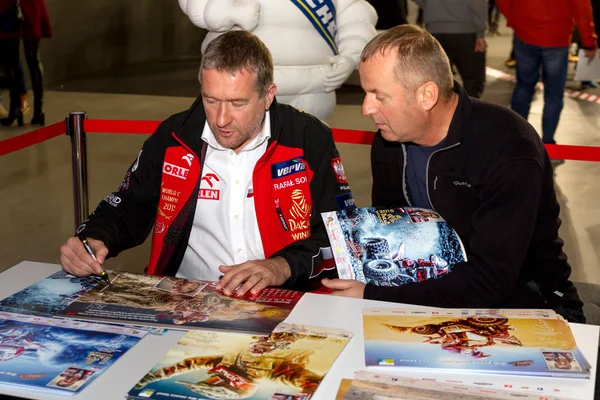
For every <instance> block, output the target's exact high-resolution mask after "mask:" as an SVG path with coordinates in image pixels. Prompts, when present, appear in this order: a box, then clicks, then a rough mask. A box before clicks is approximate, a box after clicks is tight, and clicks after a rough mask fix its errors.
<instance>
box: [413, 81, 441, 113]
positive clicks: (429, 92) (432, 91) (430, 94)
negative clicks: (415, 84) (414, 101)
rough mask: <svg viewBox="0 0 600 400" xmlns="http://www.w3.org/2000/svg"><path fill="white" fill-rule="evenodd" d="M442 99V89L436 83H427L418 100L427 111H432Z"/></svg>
mask: <svg viewBox="0 0 600 400" xmlns="http://www.w3.org/2000/svg"><path fill="white" fill-rule="evenodd" d="M439 98H440V89H439V88H438V85H436V84H435V82H432V81H429V82H425V83H424V84H423V85H421V87H420V88H419V91H418V99H419V103H420V104H421V107H423V110H425V111H431V110H432V109H433V107H435V105H436V104H437V103H438V100H439Z"/></svg>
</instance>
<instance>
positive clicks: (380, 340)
mask: <svg viewBox="0 0 600 400" xmlns="http://www.w3.org/2000/svg"><path fill="white" fill-rule="evenodd" d="M395 311H396V310H393V309H363V328H364V334H365V358H366V365H367V366H394V367H413V368H425V369H429V368H439V369H447V370H455V371H459V370H460V371H465V372H483V373H496V374H512V375H531V376H548V377H565V378H589V376H590V364H589V363H588V362H587V360H586V359H585V358H584V357H583V355H582V354H581V352H580V351H579V349H578V348H577V345H576V342H575V339H574V337H573V334H572V333H571V329H570V327H569V325H568V323H567V322H566V321H564V320H563V319H562V318H556V319H551V318H545V319H544V318H513V317H505V316H503V315H498V314H488V315H485V314H480V313H478V314H475V313H468V314H466V315H462V316H456V315H455V316H440V315H439V313H438V312H436V311H428V310H427V311H426V310H425V309H420V310H418V309H417V310H415V309H410V310H409V309H406V310H397V311H400V312H398V313H396V312H395ZM471 311H472V310H471Z"/></svg>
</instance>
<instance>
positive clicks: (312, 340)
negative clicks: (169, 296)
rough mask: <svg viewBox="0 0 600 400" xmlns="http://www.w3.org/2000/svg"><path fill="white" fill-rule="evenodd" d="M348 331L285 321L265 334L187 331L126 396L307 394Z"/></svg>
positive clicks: (257, 398) (268, 399) (303, 398)
mask: <svg viewBox="0 0 600 400" xmlns="http://www.w3.org/2000/svg"><path fill="white" fill-rule="evenodd" d="M351 337H352V333H351V332H347V331H342V330H336V329H331V328H318V327H312V326H304V325H293V324H285V323H283V324H281V325H280V326H279V327H277V329H275V330H274V331H273V332H272V333H271V334H269V335H268V336H262V335H261V336H253V335H249V334H241V333H229V332H227V333H225V332H211V331H189V332H188V333H187V334H186V335H185V336H184V337H183V338H182V339H181V340H180V341H179V343H177V345H176V346H175V347H174V348H172V349H171V350H170V351H169V352H168V353H167V355H166V356H165V357H164V358H163V359H162V360H161V361H160V362H159V363H158V364H157V365H155V366H154V368H152V370H151V371H150V372H148V373H147V374H146V375H145V376H144V377H143V378H142V379H141V380H140V381H139V382H138V383H137V384H136V385H135V387H134V388H133V389H132V390H131V391H130V392H129V394H128V396H129V397H128V398H129V399H155V400H159V399H172V398H180V399H183V398H185V399H188V400H198V399H253V400H288V399H292V400H308V399H310V398H311V397H312V395H313V394H314V393H315V391H316V390H317V387H318V386H319V384H320V383H321V380H322V379H323V377H324V376H325V374H326V373H327V371H328V370H329V369H330V368H331V365H332V364H333V362H334V361H335V360H336V358H337V357H338V356H339V354H340V353H341V352H342V350H343V349H344V347H345V346H346V344H347V343H348V342H349V341H350V339H351Z"/></svg>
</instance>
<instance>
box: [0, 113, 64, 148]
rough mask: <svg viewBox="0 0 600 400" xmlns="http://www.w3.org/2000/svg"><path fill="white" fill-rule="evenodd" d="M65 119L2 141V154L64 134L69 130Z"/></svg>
mask: <svg viewBox="0 0 600 400" xmlns="http://www.w3.org/2000/svg"><path fill="white" fill-rule="evenodd" d="M66 128H67V127H66V123H65V121H62V122H57V123H56V124H52V125H48V126H45V127H43V128H40V129H36V130H35V131H33V132H29V133H25V134H23V135H19V136H16V137H14V138H10V139H6V140H3V141H1V142H0V156H3V155H5V154H8V153H12V152H14V151H17V150H21V149H24V148H25V147H29V146H33V145H34V144H38V143H40V142H43V141H44V140H48V139H52V138H54V137H57V136H60V135H64V134H65V132H66V131H67V129H66Z"/></svg>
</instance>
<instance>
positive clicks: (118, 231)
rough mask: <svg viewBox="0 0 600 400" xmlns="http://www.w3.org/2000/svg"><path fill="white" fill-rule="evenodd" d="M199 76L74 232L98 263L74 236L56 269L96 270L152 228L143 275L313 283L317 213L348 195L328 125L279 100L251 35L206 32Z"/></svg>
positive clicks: (228, 285) (254, 286)
mask: <svg viewBox="0 0 600 400" xmlns="http://www.w3.org/2000/svg"><path fill="white" fill-rule="evenodd" d="M200 79H201V83H202V95H201V96H200V97H199V98H198V99H197V100H196V101H195V102H194V104H193V105H192V106H191V108H190V109H189V110H187V111H185V112H182V113H179V114H175V115H173V116H171V117H170V118H168V119H167V120H166V121H164V122H163V123H162V124H161V125H160V126H159V128H158V129H157V131H156V132H155V133H154V134H153V135H152V136H151V137H150V138H149V139H148V140H147V141H146V143H144V146H143V148H142V150H141V151H140V153H139V155H138V157H137V159H136V160H135V162H134V163H133V164H132V166H131V167H130V168H129V170H128V171H127V173H126V175H125V178H124V180H123V182H122V183H121V185H120V186H119V188H118V190H117V191H115V192H113V193H110V194H109V195H108V196H107V197H106V198H105V199H104V200H103V201H102V202H101V203H100V205H99V206H98V208H97V209H96V210H95V211H94V213H92V215H90V217H89V218H88V220H86V221H85V222H84V223H83V224H82V225H81V226H80V227H79V229H78V230H77V235H85V236H86V237H87V238H88V239H89V243H90V244H91V246H92V248H93V250H94V251H95V253H96V258H97V260H98V261H97V262H96V261H94V259H93V258H92V257H91V256H90V255H89V254H88V253H87V252H86V251H85V249H84V248H83V246H82V244H81V243H80V240H79V239H78V238H77V237H73V238H70V239H69V240H67V242H66V243H65V244H64V245H63V246H62V247H61V262H62V265H63V268H64V269H65V270H66V271H68V272H70V273H72V274H75V275H88V274H93V273H96V274H98V273H100V268H101V265H102V263H103V262H104V260H105V259H106V258H107V257H109V256H116V255H117V254H118V253H119V252H121V251H123V250H125V249H127V248H130V247H133V246H136V245H138V244H141V243H143V242H144V240H145V239H146V237H147V235H148V234H149V233H150V231H151V230H152V228H153V227H154V229H153V231H154V234H153V240H152V250H151V254H150V261H149V263H148V266H147V268H146V271H147V273H149V274H155V275H162V276H178V277H184V278H192V279H203V280H212V281H216V280H218V279H219V278H220V281H219V284H218V288H223V289H224V291H225V293H227V294H230V293H232V292H233V291H234V289H236V288H238V289H237V290H235V292H236V294H238V295H242V294H244V293H246V292H248V291H251V292H252V293H254V294H255V293H258V292H259V291H260V290H262V289H263V288H265V287H267V286H280V285H284V284H285V285H287V286H290V287H295V288H302V289H307V290H309V289H311V288H314V286H312V284H313V283H314V284H315V285H318V282H319V279H317V277H318V276H319V275H321V272H322V270H323V264H322V263H321V261H322V258H323V254H324V252H326V249H327V248H328V247H329V241H328V239H327V234H326V232H325V229H324V227H323V222H322V220H321V217H320V213H321V212H325V211H332V210H336V209H339V208H344V207H347V206H352V205H353V200H352V196H351V193H350V188H349V186H348V180H347V178H346V176H345V173H344V170H343V166H342V164H341V159H340V157H339V153H338V151H337V149H336V147H335V143H334V142H333V138H332V133H331V130H330V129H329V128H327V127H326V126H325V125H324V124H322V123H321V122H320V121H319V120H318V119H316V118H314V117H312V116H310V115H308V114H305V113H303V112H300V111H298V110H296V109H294V108H292V107H291V106H287V105H283V104H278V103H277V101H276V100H275V93H276V90H277V89H276V86H275V84H274V83H273V61H272V58H271V55H270V53H269V50H268V49H267V48H266V47H265V45H264V44H263V43H262V42H261V41H260V40H259V39H258V38H257V37H256V36H255V35H253V34H252V33H249V32H244V31H232V32H228V33H226V34H224V35H222V36H220V37H218V38H217V39H215V40H214V41H213V42H211V43H210V44H209V46H208V47H207V48H206V50H205V53H204V57H203V60H202V65H201V69H200ZM221 276H222V277H221ZM240 285H241V286H240Z"/></svg>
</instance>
